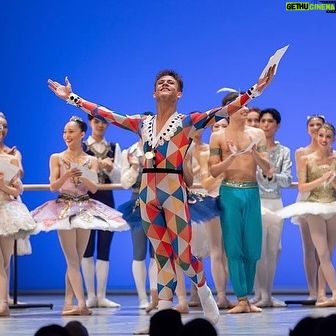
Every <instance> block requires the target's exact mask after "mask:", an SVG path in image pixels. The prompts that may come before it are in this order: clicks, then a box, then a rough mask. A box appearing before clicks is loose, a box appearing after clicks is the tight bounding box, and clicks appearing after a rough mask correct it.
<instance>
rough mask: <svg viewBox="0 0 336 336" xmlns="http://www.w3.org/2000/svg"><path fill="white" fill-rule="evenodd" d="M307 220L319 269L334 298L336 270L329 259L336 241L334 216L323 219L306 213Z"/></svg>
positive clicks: (335, 294) (335, 220) (335, 219)
mask: <svg viewBox="0 0 336 336" xmlns="http://www.w3.org/2000/svg"><path fill="white" fill-rule="evenodd" d="M307 222H308V227H309V231H310V235H311V238H312V241H313V243H314V246H315V248H316V251H317V254H318V257H319V260H320V268H321V271H322V273H323V275H324V278H325V280H326V281H327V284H328V285H329V288H330V289H331V291H332V293H333V297H334V298H336V272H335V268H334V266H333V264H332V260H331V258H332V253H333V249H334V246H335V243H336V216H333V217H332V218H330V219H328V220H325V219H323V218H322V217H321V216H319V215H308V216H307Z"/></svg>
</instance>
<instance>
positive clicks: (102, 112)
mask: <svg viewBox="0 0 336 336" xmlns="http://www.w3.org/2000/svg"><path fill="white" fill-rule="evenodd" d="M48 87H49V89H50V90H51V91H52V92H54V94H55V95H56V96H57V97H58V98H60V99H63V100H65V101H66V102H67V103H68V104H71V105H74V106H76V107H79V108H81V109H82V110H83V111H84V112H85V113H88V114H90V115H92V116H96V115H99V116H101V117H103V118H105V119H106V120H108V121H109V122H110V123H112V124H114V125H116V126H119V127H122V128H125V129H128V130H130V131H132V132H136V133H139V121H140V120H141V119H142V117H141V116H140V115H134V116H126V115H121V114H117V113H115V112H113V111H112V110H109V109H108V108H106V107H104V106H101V105H98V104H96V103H92V102H89V101H87V100H85V99H83V98H81V97H79V96H78V95H77V94H75V93H73V92H72V87H71V83H70V81H69V79H68V77H65V85H62V84H60V83H58V82H56V81H53V80H51V79H48Z"/></svg>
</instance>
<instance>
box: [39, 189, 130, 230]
mask: <svg viewBox="0 0 336 336" xmlns="http://www.w3.org/2000/svg"><path fill="white" fill-rule="evenodd" d="M32 216H33V218H34V219H35V221H36V222H37V228H36V230H35V231H34V233H39V232H40V231H51V230H71V229H77V228H81V229H89V230H93V229H96V230H106V231H125V230H129V226H128V224H127V223H126V221H125V220H124V219H123V218H122V213H121V212H119V211H117V210H115V209H113V208H110V207H109V206H107V205H105V204H103V203H101V202H99V201H97V200H93V199H90V198H88V197H87V195H82V196H79V197H74V196H69V197H68V198H67V199H64V198H62V197H59V198H58V199H57V200H52V201H48V202H46V203H44V204H42V205H41V206H39V207H38V208H36V209H35V210H33V211H32Z"/></svg>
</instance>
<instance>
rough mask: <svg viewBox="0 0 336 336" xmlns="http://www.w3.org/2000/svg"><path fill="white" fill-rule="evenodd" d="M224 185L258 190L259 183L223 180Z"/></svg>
mask: <svg viewBox="0 0 336 336" xmlns="http://www.w3.org/2000/svg"><path fill="white" fill-rule="evenodd" d="M222 185H223V186H225V187H232V188H257V187H258V183H257V182H256V181H230V180H223V181H222Z"/></svg>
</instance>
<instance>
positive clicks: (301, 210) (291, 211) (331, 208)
mask: <svg viewBox="0 0 336 336" xmlns="http://www.w3.org/2000/svg"><path fill="white" fill-rule="evenodd" d="M277 215H278V216H280V217H281V218H291V221H292V222H293V223H294V224H300V218H304V219H306V218H307V216H308V215H319V216H321V217H322V218H324V219H325V220H328V219H330V218H332V217H333V216H335V215H336V202H331V203H319V202H309V201H300V202H297V203H294V204H291V205H289V206H286V207H284V208H283V209H281V210H279V211H277Z"/></svg>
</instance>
